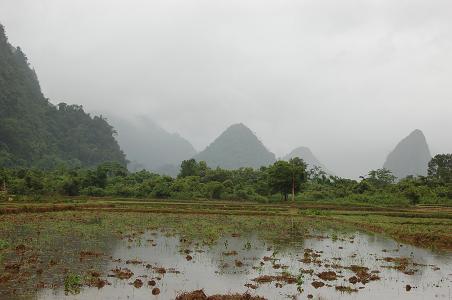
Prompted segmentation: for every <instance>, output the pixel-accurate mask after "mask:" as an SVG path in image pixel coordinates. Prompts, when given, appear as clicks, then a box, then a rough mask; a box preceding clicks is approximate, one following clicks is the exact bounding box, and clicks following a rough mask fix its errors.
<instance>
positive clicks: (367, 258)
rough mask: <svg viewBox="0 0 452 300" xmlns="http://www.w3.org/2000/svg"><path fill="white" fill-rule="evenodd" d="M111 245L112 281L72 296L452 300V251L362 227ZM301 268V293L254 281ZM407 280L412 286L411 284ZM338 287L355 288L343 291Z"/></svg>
mask: <svg viewBox="0 0 452 300" xmlns="http://www.w3.org/2000/svg"><path fill="white" fill-rule="evenodd" d="M111 246H112V249H114V250H112V252H111V255H112V258H111V259H108V262H107V263H105V262H106V261H107V260H105V261H104V264H102V265H98V266H102V270H101V271H102V272H103V274H104V275H105V276H104V277H105V278H106V279H107V281H108V282H109V283H110V285H106V286H105V287H103V288H102V289H97V288H88V287H84V288H82V290H81V292H80V294H78V295H70V296H67V298H69V299H126V298H127V299H174V298H175V297H176V295H178V294H180V293H182V292H184V291H192V290H196V289H204V291H205V292H206V294H208V295H211V294H227V293H236V292H240V293H242V292H246V291H249V292H250V293H251V294H257V295H261V296H264V297H266V298H268V299H283V298H288V297H291V298H295V299H306V297H307V295H313V298H314V299H384V298H386V299H451V286H452V284H451V280H452V256H451V254H445V253H443V254H439V253H432V252H431V251H428V250H424V249H419V248H416V247H412V246H407V245H401V244H399V243H397V242H395V241H393V240H390V239H386V238H383V237H381V236H378V235H368V234H363V233H359V232H356V233H353V234H350V233H336V232H316V233H314V234H313V235H312V236H311V237H310V238H306V239H304V240H301V239H300V240H296V239H295V240H293V241H292V243H291V246H290V247H284V248H283V249H281V250H277V249H278V245H271V244H268V243H266V242H264V241H262V240H260V239H259V238H258V237H257V236H241V237H225V238H223V239H220V240H218V241H217V242H216V244H214V245H213V246H206V245H202V244H198V243H194V242H193V243H188V242H185V241H183V240H180V238H179V237H178V236H166V235H165V234H163V233H161V232H146V233H145V234H143V235H142V236H140V237H138V238H135V239H124V240H121V241H120V242H115V243H112V244H111ZM308 249H312V251H311V250H308ZM234 251H235V252H237V254H235V252H234ZM305 253H307V254H305ZM306 258H308V259H306ZM398 258H404V259H403V260H400V259H398ZM118 259H120V261H119V260H118ZM309 260H310V261H309ZM127 261H129V262H128V263H127ZM74 263H75V264H76V263H77V262H74ZM351 265H356V266H360V267H367V268H368V272H369V274H370V272H373V273H372V274H378V277H380V280H375V281H369V282H367V283H365V284H363V283H360V282H358V283H356V284H352V283H350V282H349V278H350V277H352V276H354V275H356V274H355V273H354V272H353V271H352V270H351V269H350V268H348V267H350V266H351ZM117 267H119V268H128V269H130V270H131V271H132V272H133V274H134V275H133V276H132V277H131V278H130V279H127V280H124V279H122V280H121V279H117V278H114V277H107V274H110V275H111V274H113V273H112V272H111V270H112V269H115V268H117ZM344 267H346V268H344ZM162 268H164V269H165V272H163V271H162V270H163V269H162ZM303 270H304V271H303ZM302 271H303V272H302ZM323 271H330V272H331V271H333V272H335V273H336V275H337V279H336V280H332V281H327V280H321V279H319V277H318V276H317V274H319V273H320V272H323ZM404 272H405V273H404ZM301 273H303V277H302V280H303V283H302V286H301V287H302V289H303V291H302V292H301V293H299V292H298V291H297V284H296V283H293V284H286V283H285V282H269V283H262V284H257V283H256V282H255V281H253V279H255V278H257V277H259V276H261V275H281V274H286V275H290V276H293V277H294V278H297V277H298V275H299V274H301ZM311 273H312V274H311ZM137 278H139V279H140V280H142V281H143V283H144V285H143V287H141V288H136V287H134V286H133V285H132V284H131V283H132V282H134V280H135V279H137ZM151 280H154V281H155V282H156V285H155V286H156V287H158V288H159V289H160V294H159V295H152V288H153V287H150V286H148V281H151ZM313 281H322V282H324V283H325V286H323V287H321V288H318V289H315V288H314V287H313V286H312V284H311V283H312V282H313ZM279 283H281V285H279ZM245 284H252V285H257V288H256V289H255V290H254V289H250V288H249V287H246V286H245ZM407 285H408V286H409V287H412V288H411V290H409V291H407ZM250 286H251V285H250ZM337 286H338V287H341V286H342V287H350V288H352V289H356V290H357V291H356V292H355V291H350V292H341V291H338V290H337V289H336V287H337ZM64 297H66V296H65V294H64V290H63V289H62V288H59V289H56V290H55V289H41V290H39V292H38V293H37V298H38V299H43V300H44V299H45V300H48V299H61V298H64Z"/></svg>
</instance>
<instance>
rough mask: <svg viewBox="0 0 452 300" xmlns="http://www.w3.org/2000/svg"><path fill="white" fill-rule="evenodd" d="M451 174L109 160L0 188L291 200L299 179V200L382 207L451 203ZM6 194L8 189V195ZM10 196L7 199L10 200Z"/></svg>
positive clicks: (30, 174) (18, 175) (297, 163)
mask: <svg viewBox="0 0 452 300" xmlns="http://www.w3.org/2000/svg"><path fill="white" fill-rule="evenodd" d="M451 156H452V155H451V154H447V155H446V156H444V155H438V156H436V157H435V158H433V159H432V162H431V165H432V166H435V168H434V169H435V170H438V169H439V170H441V174H449V175H450V174H451V173H452V166H451V165H450V164H449V160H445V159H443V157H449V158H450V157H451ZM449 175H447V176H446V175H441V177H438V175H436V173H432V175H431V176H426V177H407V178H405V179H403V180H400V181H398V182H395V180H394V176H393V175H392V174H391V172H390V171H388V170H386V169H380V170H375V171H370V172H369V175H368V176H367V177H366V178H363V179H362V180H361V181H359V182H358V181H355V180H350V179H344V178H339V177H336V176H330V175H327V174H326V173H325V172H323V171H322V170H321V169H320V168H314V169H311V170H306V165H305V164H304V163H303V161H302V160H301V159H299V158H294V159H293V160H291V161H289V162H286V161H277V162H275V163H274V164H273V165H270V166H269V167H262V168H260V169H258V170H256V169H252V168H240V169H237V170H226V169H221V168H216V169H212V168H209V167H208V166H207V164H206V163H205V162H202V161H201V162H197V161H195V160H194V159H191V160H186V161H184V162H182V164H181V168H180V173H179V176H178V177H177V178H172V177H168V176H162V175H158V174H154V173H151V172H148V171H145V170H143V171H139V172H133V173H132V172H129V171H127V169H126V168H125V167H124V166H122V165H120V164H118V163H104V164H101V165H99V166H97V167H96V168H80V167H78V168H67V167H64V166H62V167H59V168H56V169H54V170H52V171H42V170H38V169H24V168H16V169H0V183H2V185H0V190H1V189H2V188H3V185H4V186H5V187H6V188H7V190H8V191H7V193H8V195H10V196H8V197H13V198H14V197H16V198H21V197H22V195H25V196H27V195H28V196H31V197H35V198H37V199H39V198H40V196H41V195H66V196H78V195H86V196H99V197H101V196H113V197H135V198H172V199H195V198H203V199H231V200H232V199H234V200H251V201H260V202H270V201H281V200H283V199H287V198H288V195H290V194H291V192H292V184H293V183H295V186H294V188H295V192H296V193H297V195H296V200H297V201H303V202H305V201H333V202H347V203H371V204H381V205H410V204H418V203H443V204H452V181H451V177H450V176H449ZM3 194H5V193H3ZM6 198H7V197H4V199H6Z"/></svg>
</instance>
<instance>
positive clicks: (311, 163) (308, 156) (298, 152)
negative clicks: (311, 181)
mask: <svg viewBox="0 0 452 300" xmlns="http://www.w3.org/2000/svg"><path fill="white" fill-rule="evenodd" d="M294 157H299V158H301V159H303V160H304V162H305V163H307V164H308V169H311V168H313V167H319V168H320V169H322V170H323V171H324V172H325V173H328V174H331V175H332V172H331V171H330V170H328V168H326V167H325V165H324V164H322V163H321V162H320V161H319V160H318V159H317V157H315V155H314V154H313V153H312V151H311V149H309V148H308V147H298V148H295V149H294V150H292V151H291V152H290V153H289V154H287V155H285V156H284V157H282V159H283V160H286V161H288V160H290V159H291V158H294Z"/></svg>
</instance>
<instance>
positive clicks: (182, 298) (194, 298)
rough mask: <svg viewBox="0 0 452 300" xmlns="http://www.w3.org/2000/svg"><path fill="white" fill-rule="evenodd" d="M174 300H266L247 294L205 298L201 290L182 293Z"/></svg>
mask: <svg viewBox="0 0 452 300" xmlns="http://www.w3.org/2000/svg"><path fill="white" fill-rule="evenodd" d="M176 300H266V298H263V297H260V296H251V295H250V294H248V293H245V294H233V295H213V296H207V295H206V294H205V293H204V291H203V290H197V291H193V292H187V293H183V294H181V295H179V296H177V298H176Z"/></svg>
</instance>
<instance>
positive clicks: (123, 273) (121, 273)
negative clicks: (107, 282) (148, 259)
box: [108, 268, 133, 279]
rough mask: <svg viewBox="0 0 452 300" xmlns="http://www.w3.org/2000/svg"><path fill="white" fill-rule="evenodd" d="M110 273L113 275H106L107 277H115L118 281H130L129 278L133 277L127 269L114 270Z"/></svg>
mask: <svg viewBox="0 0 452 300" xmlns="http://www.w3.org/2000/svg"><path fill="white" fill-rule="evenodd" d="M111 271H112V272H113V275H108V276H109V277H116V278H119V279H130V277H132V276H133V273H132V271H130V270H129V269H127V268H124V269H120V268H116V269H114V270H111Z"/></svg>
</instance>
